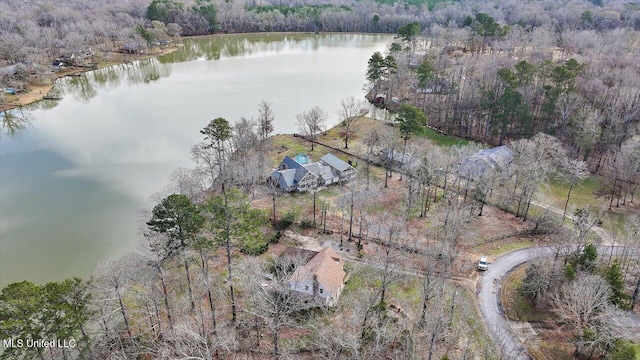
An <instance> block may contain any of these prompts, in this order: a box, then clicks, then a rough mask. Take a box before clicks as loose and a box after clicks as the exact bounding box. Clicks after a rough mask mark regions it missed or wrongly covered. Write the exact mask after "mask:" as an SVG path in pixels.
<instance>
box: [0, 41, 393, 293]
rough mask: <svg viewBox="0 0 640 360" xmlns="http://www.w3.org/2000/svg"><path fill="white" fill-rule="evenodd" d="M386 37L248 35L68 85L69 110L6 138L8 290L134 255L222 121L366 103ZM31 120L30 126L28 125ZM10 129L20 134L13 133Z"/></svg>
mask: <svg viewBox="0 0 640 360" xmlns="http://www.w3.org/2000/svg"><path fill="white" fill-rule="evenodd" d="M391 40H392V38H391V37H390V36H384V35H345V34H336V35H286V36H285V35H266V34H265V35H250V36H240V35H235V36H218V37H209V38H199V39H193V40H187V41H185V46H184V47H183V48H181V49H180V50H178V51H177V52H174V53H172V54H169V55H166V56H163V57H160V58H158V59H148V60H143V61H139V62H135V63H132V64H123V65H118V66H114V67H111V68H107V69H101V70H97V71H94V72H91V73H87V74H85V75H82V76H78V77H67V78H65V79H62V80H61V81H59V82H58V83H57V85H56V88H55V91H56V93H57V94H59V95H60V96H62V100H59V101H55V100H51V101H43V102H39V103H37V104H34V105H33V106H31V107H30V108H29V109H25V114H26V115H25V116H24V118H19V117H13V118H10V120H11V122H3V127H2V131H3V134H2V135H0V286H4V285H6V284H7V283H9V282H13V281H20V280H24V279H28V280H31V281H36V282H44V281H52V280H61V279H63V278H66V277H69V276H87V275H89V274H90V273H91V271H92V270H93V268H94V267H95V265H96V264H97V263H98V262H100V261H102V260H104V259H106V258H108V257H115V256H121V255H122V254H123V253H125V252H127V251H131V250H134V249H135V247H136V239H137V237H138V226H139V224H140V220H139V219H138V214H139V212H140V211H141V210H142V209H145V208H149V207H150V206H152V205H153V204H152V202H151V201H150V200H149V199H150V196H151V195H152V194H154V193H156V192H157V191H159V190H161V189H162V188H163V187H164V186H165V185H166V183H167V179H168V176H169V174H170V173H171V172H172V171H173V170H175V169H176V168H178V167H192V166H193V164H192V161H191V157H190V154H189V149H190V148H191V146H193V145H194V144H195V143H197V142H198V141H199V140H200V138H201V135H200V133H199V130H200V129H201V128H202V127H203V126H204V125H206V123H207V122H208V121H209V120H211V119H213V118H215V117H218V116H222V117H225V118H227V119H229V120H230V121H232V122H233V121H235V120H237V119H239V118H240V117H242V116H244V117H248V118H250V117H252V116H256V115H257V104H258V103H259V102H260V100H262V99H266V100H269V101H272V102H273V104H274V112H275V116H276V121H275V128H276V132H277V133H278V132H279V133H284V132H294V131H296V127H295V122H294V117H295V114H298V113H300V112H302V111H304V110H308V109H309V108H311V107H313V106H315V105H319V106H320V107H321V108H323V109H324V110H325V111H326V112H327V113H328V114H329V122H330V124H331V125H333V124H335V123H337V121H338V120H337V111H338V108H339V104H340V99H342V98H344V97H346V96H350V95H355V96H361V95H362V94H363V90H362V87H363V84H364V82H365V78H364V72H365V69H366V64H367V60H368V58H369V57H370V56H371V54H372V53H373V52H374V51H382V50H384V48H385V47H387V46H388V44H389V43H390V42H391ZM20 119H24V121H22V120H20ZM6 125H11V129H12V130H11V131H9V130H8V129H9V128H8V127H7V126H6Z"/></svg>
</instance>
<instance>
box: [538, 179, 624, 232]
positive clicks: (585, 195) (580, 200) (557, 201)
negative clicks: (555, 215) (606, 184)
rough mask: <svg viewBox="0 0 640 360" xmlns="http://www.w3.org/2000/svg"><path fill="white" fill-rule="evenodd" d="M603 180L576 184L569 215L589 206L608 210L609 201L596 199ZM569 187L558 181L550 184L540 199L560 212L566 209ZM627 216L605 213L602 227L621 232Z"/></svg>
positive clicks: (568, 208) (572, 192)
mask: <svg viewBox="0 0 640 360" xmlns="http://www.w3.org/2000/svg"><path fill="white" fill-rule="evenodd" d="M602 181H603V180H602V179H601V178H599V177H597V176H590V177H589V178H587V179H586V180H585V181H583V182H581V183H579V184H576V185H575V186H574V187H573V190H572V191H571V198H570V199H569V206H568V207H567V213H568V214H571V213H572V212H573V211H574V210H575V209H580V208H584V207H586V206H587V205H588V206H591V207H594V208H599V209H602V208H604V209H606V208H607V207H608V206H609V202H608V201H607V199H604V198H602V197H596V195H595V192H596V191H597V190H598V189H599V188H600V186H601V185H602ZM568 191H569V185H568V184H566V183H563V182H561V181H558V180H552V181H550V182H549V187H548V188H544V189H542V190H541V192H540V194H539V196H538V198H539V199H540V200H542V201H543V202H545V203H548V204H550V205H552V206H554V207H556V208H558V209H560V210H562V209H564V204H565V202H566V200H567V192H568ZM626 218H627V215H626V214H624V213H621V212H617V211H605V212H604V214H603V219H602V220H603V224H602V227H603V228H605V229H607V230H610V231H612V230H620V229H622V228H623V225H624V223H625V220H626Z"/></svg>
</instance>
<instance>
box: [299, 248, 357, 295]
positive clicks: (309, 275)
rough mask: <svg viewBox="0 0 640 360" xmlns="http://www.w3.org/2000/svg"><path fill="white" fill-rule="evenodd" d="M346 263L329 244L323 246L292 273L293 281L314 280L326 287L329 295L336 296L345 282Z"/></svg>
mask: <svg viewBox="0 0 640 360" xmlns="http://www.w3.org/2000/svg"><path fill="white" fill-rule="evenodd" d="M345 275H346V273H345V272H344V263H343V261H342V260H341V259H340V256H338V254H336V252H335V251H334V250H333V249H332V248H331V247H329V246H327V247H325V248H323V249H322V250H320V251H319V252H318V254H316V256H314V257H313V258H312V259H311V260H309V262H308V263H306V264H305V265H303V266H300V267H298V268H297V269H296V271H295V272H294V273H293V275H291V280H292V281H308V280H313V277H314V276H315V277H316V278H317V280H318V283H319V284H320V285H322V287H324V288H325V289H326V290H327V292H328V293H329V295H331V296H332V297H334V298H336V297H337V296H338V294H339V293H340V290H341V288H342V284H343V282H344V276H345Z"/></svg>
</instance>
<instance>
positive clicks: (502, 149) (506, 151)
mask: <svg viewBox="0 0 640 360" xmlns="http://www.w3.org/2000/svg"><path fill="white" fill-rule="evenodd" d="M513 158H514V153H513V150H511V149H510V148H509V147H507V146H506V145H502V146H498V147H495V148H491V149H482V150H480V151H478V152H477V153H475V154H473V155H472V156H470V157H468V158H467V159H465V160H463V161H462V162H461V163H460V166H459V168H458V174H459V175H460V176H462V177H464V178H467V179H471V180H476V179H479V178H481V177H482V176H484V175H485V174H488V173H490V172H492V171H496V170H500V169H502V168H504V167H505V166H507V165H509V164H510V163H511V161H513Z"/></svg>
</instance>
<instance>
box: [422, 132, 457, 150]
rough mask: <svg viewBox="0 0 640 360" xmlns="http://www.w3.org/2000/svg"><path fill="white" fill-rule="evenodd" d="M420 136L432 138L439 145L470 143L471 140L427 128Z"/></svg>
mask: <svg viewBox="0 0 640 360" xmlns="http://www.w3.org/2000/svg"><path fill="white" fill-rule="evenodd" d="M420 136H423V137H425V138H427V139H429V140H431V141H432V142H433V143H434V144H436V145H439V146H447V147H448V146H456V145H468V144H469V140H467V139H463V138H459V137H455V136H451V135H443V134H441V133H439V132H437V131H435V130H431V129H425V130H424V131H423V132H422V133H421V134H420Z"/></svg>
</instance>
